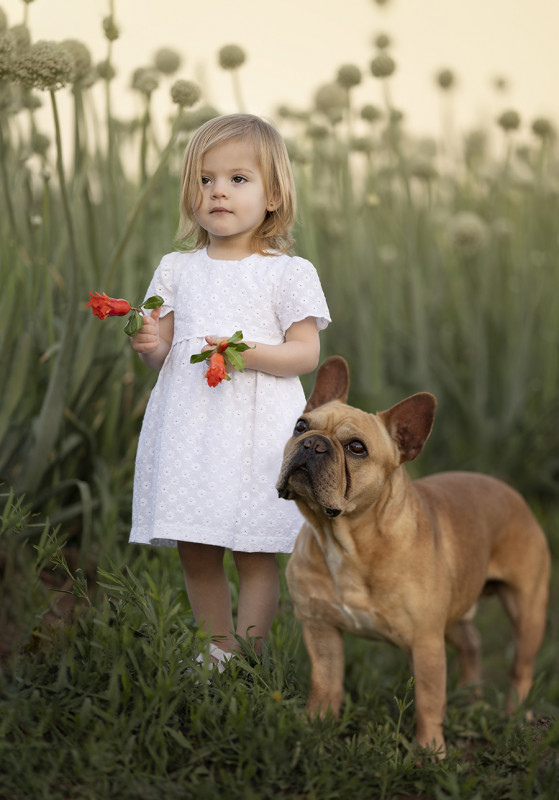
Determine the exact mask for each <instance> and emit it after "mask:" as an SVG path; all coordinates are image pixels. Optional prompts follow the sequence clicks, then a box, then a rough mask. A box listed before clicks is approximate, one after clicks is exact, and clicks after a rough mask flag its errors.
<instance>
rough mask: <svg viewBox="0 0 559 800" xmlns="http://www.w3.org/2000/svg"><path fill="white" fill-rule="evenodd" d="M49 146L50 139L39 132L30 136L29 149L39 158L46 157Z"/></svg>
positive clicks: (34, 132)
mask: <svg viewBox="0 0 559 800" xmlns="http://www.w3.org/2000/svg"><path fill="white" fill-rule="evenodd" d="M49 146H50V139H49V137H48V136H46V135H45V134H44V133H41V132H40V131H37V130H35V131H33V133H32V134H31V149H32V151H33V152H34V153H37V155H40V156H46V154H47V151H48V149H49Z"/></svg>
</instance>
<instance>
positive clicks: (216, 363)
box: [204, 353, 229, 386]
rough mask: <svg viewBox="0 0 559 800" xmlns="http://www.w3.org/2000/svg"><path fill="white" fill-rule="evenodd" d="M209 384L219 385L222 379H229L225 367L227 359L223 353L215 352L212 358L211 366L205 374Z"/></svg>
mask: <svg viewBox="0 0 559 800" xmlns="http://www.w3.org/2000/svg"><path fill="white" fill-rule="evenodd" d="M204 378H205V379H206V380H207V382H208V386H218V385H219V384H220V383H221V381H224V380H225V381H228V380H229V376H228V375H227V370H226V369H225V359H224V358H223V356H222V354H221V353H214V354H213V355H212V356H211V358H210V366H209V368H208V371H207V372H206V374H205V375H204Z"/></svg>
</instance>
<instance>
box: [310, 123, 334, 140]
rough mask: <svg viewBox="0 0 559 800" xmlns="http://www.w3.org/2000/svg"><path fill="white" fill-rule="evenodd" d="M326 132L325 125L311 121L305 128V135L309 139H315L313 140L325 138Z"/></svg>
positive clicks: (326, 136) (327, 132)
mask: <svg viewBox="0 0 559 800" xmlns="http://www.w3.org/2000/svg"><path fill="white" fill-rule="evenodd" d="M328 134H329V131H328V128H327V127H326V126H325V125H318V124H317V123H316V122H311V124H310V125H309V126H308V128H307V136H308V137H309V139H315V141H318V140H320V139H327V138H328Z"/></svg>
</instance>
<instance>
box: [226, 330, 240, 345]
mask: <svg viewBox="0 0 559 800" xmlns="http://www.w3.org/2000/svg"><path fill="white" fill-rule="evenodd" d="M242 338H243V332H242V331H237V332H236V333H234V334H233V336H231V338H230V339H227V341H228V342H229V343H230V344H233V342H240V340H241V339H242Z"/></svg>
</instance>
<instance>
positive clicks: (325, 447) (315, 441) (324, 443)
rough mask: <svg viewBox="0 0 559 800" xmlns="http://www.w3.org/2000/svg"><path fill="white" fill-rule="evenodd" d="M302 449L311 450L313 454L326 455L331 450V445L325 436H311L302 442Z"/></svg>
mask: <svg viewBox="0 0 559 800" xmlns="http://www.w3.org/2000/svg"><path fill="white" fill-rule="evenodd" d="M303 447H304V448H306V449H307V450H311V451H312V452H313V453H318V454H320V453H328V452H330V450H331V445H330V442H329V441H328V439H327V438H326V437H325V436H321V435H320V434H317V433H315V434H313V435H312V436H308V437H307V438H306V439H305V441H304V442H303Z"/></svg>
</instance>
